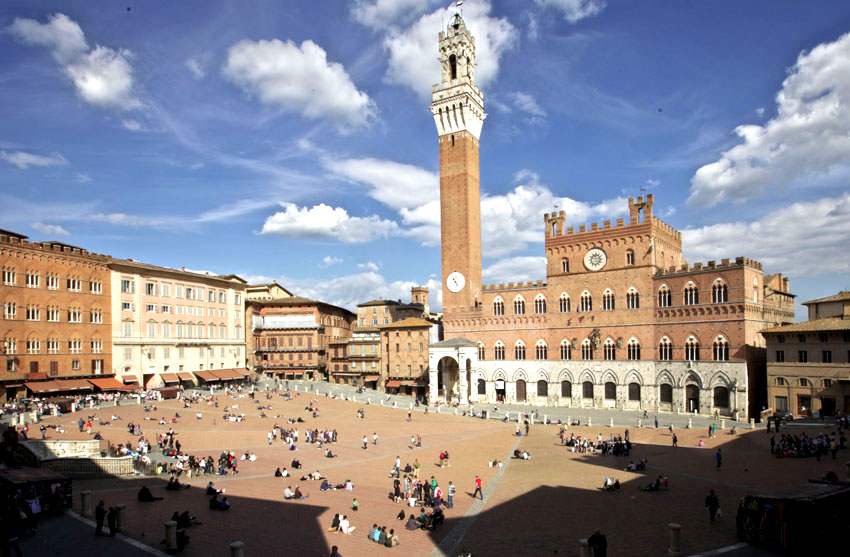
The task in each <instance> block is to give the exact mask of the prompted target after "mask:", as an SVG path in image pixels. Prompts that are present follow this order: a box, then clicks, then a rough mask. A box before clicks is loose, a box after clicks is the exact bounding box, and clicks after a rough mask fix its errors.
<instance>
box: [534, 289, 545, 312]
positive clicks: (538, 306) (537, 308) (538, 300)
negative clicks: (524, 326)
mask: <svg viewBox="0 0 850 557" xmlns="http://www.w3.org/2000/svg"><path fill="white" fill-rule="evenodd" d="M534 313H546V298H545V297H544V296H543V294H538V295H537V296H535V297H534Z"/></svg>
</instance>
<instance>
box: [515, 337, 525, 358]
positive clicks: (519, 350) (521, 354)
mask: <svg viewBox="0 0 850 557" xmlns="http://www.w3.org/2000/svg"><path fill="white" fill-rule="evenodd" d="M524 359H525V343H524V342H523V341H521V340H518V341H516V344H515V345H514V360H524Z"/></svg>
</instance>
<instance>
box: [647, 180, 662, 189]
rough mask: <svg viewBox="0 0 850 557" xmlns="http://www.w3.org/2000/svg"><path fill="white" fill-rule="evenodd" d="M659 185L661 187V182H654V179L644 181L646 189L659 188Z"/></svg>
mask: <svg viewBox="0 0 850 557" xmlns="http://www.w3.org/2000/svg"><path fill="white" fill-rule="evenodd" d="M659 185H661V180H656V179H654V178H650V179H649V180H647V181H646V186H647V187H648V188H654V187H656V186H659Z"/></svg>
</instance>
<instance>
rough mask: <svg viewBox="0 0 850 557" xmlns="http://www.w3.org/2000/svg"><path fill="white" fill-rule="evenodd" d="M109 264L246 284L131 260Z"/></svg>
mask: <svg viewBox="0 0 850 557" xmlns="http://www.w3.org/2000/svg"><path fill="white" fill-rule="evenodd" d="M109 264H110V266H112V265H115V266H119V267H131V268H136V269H146V270H148V271H159V272H163V273H177V274H179V275H183V276H186V277H188V278H198V279H212V280H217V281H224V282H227V283H231V284H232V283H233V281H237V282H241V283H242V284H247V282H246V281H245V280H244V279H243V278H241V277H238V276H236V275H213V274H209V275H208V274H205V273H194V272H192V271H186V270H184V269H172V268H171V267H161V266H159V265H151V264H150V263H142V262H141V261H134V260H132V259H118V258H114V257H113V258H112V261H110V262H109ZM188 278H187V280H188Z"/></svg>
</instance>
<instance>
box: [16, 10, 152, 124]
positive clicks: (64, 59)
mask: <svg viewBox="0 0 850 557" xmlns="http://www.w3.org/2000/svg"><path fill="white" fill-rule="evenodd" d="M8 30H9V32H10V33H11V34H12V35H13V36H14V37H15V38H17V39H18V40H20V41H21V42H23V43H24V44H28V45H34V46H44V47H47V48H48V49H50V51H51V54H52V55H53V58H54V59H55V60H56V62H57V63H58V64H59V65H60V67H61V68H62V72H63V73H64V74H65V76H66V77H68V78H69V79H70V80H71V82H72V83H73V84H74V87H75V88H76V91H77V96H79V97H80V98H81V99H83V100H84V101H85V102H87V103H89V104H91V105H94V106H98V107H101V108H117V109H120V110H131V109H135V108H139V107H140V106H141V103H140V102H139V101H138V100H137V99H136V98H135V97H134V96H133V67H132V66H131V65H130V59H131V58H132V53H131V52H130V51H129V50H125V49H118V50H115V49H112V48H108V47H105V46H101V45H95V47H94V48H90V47H89V45H88V43H87V42H86V38H85V34H84V33H83V30H82V28H80V25H79V24H78V23H77V22H76V21H74V20H72V19H71V18H69V17H68V16H66V15H65V14H61V13H60V14H55V15H52V16H48V18H47V23H39V22H38V21H36V20H34V19H23V18H16V19H15V21H14V22H13V23H12V25H10V26H9V28H8Z"/></svg>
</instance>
